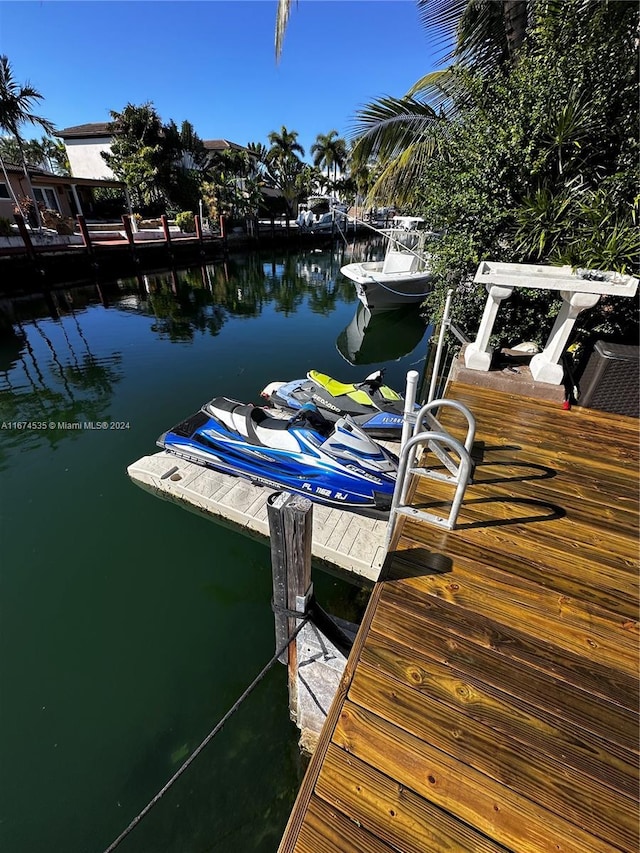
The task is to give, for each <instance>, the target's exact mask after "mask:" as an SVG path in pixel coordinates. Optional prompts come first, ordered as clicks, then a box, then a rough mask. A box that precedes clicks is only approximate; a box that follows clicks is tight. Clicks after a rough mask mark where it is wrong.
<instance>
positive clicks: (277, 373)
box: [0, 252, 428, 853]
mask: <svg viewBox="0 0 640 853" xmlns="http://www.w3.org/2000/svg"><path fill="white" fill-rule="evenodd" d="M340 260H341V258H340V257H339V256H338V255H337V254H332V253H330V252H310V253H307V254H298V255H296V254H292V255H289V256H287V257H285V256H281V257H271V256H259V255H255V256H253V255H252V256H246V257H241V258H235V259H234V258H232V259H230V260H229V261H228V262H227V263H226V264H217V265H207V266H206V267H202V268H200V267H197V268H192V269H189V270H182V271H179V272H178V273H174V274H165V275H159V274H157V275H149V276H140V277H139V278H138V279H133V280H125V281H118V282H113V283H111V284H109V285H102V286H101V287H97V286H95V285H94V286H87V287H82V288H72V287H69V288H67V289H63V290H61V291H57V292H56V293H55V294H54V295H53V296H52V297H51V298H50V299H48V300H45V299H44V298H37V299H32V300H24V301H21V302H16V303H13V305H5V306H4V309H5V316H9V317H10V319H11V323H12V329H13V333H12V334H7V333H5V334H4V336H3V337H2V338H0V421H1V422H2V429H1V430H0V471H1V476H2V491H1V493H0V536H1V541H2V562H1V567H2V568H1V572H0V632H1V646H2V654H1V657H0V666H1V672H0V689H1V693H0V743H1V749H0V767H1V772H0V786H1V796H0V849H2V851H3V853H45V851H46V853H52V851H55V852H56V853H57V851H60V853H62V851H64V853H100V851H102V850H104V849H105V848H106V847H107V846H108V845H109V844H110V843H111V841H112V840H113V839H114V838H115V837H116V836H117V835H118V834H119V833H120V832H121V831H122V829H124V827H125V826H126V825H127V824H128V823H129V821H130V820H131V819H132V818H133V817H134V816H135V815H136V814H137V813H138V812H139V811H140V810H141V809H142V808H143V807H144V806H145V805H146V803H147V802H148V801H149V800H150V799H151V798H152V797H153V796H154V795H155V794H156V792H157V791H158V790H159V789H160V788H161V787H162V786H163V785H164V783H165V782H166V781H167V779H169V778H170V776H171V775H172V774H173V773H174V772H175V771H176V770H177V768H178V767H179V766H180V764H181V763H182V762H183V761H184V759H185V758H186V757H187V756H188V755H189V754H190V752H191V751H192V750H193V749H194V748H195V747H196V746H197V745H198V744H199V743H200V741H201V740H202V739H203V738H204V737H205V736H206V735H207V733H208V732H209V731H210V730H211V729H212V728H213V727H214V725H215V724H216V722H217V721H218V720H219V719H220V718H221V717H222V716H223V714H224V713H225V712H226V710H227V709H228V708H229V707H230V706H231V705H232V704H233V703H234V701H235V700H236V699H237V697H238V696H239V695H240V694H241V693H242V692H243V690H244V689H245V688H246V687H247V686H248V684H249V683H250V682H251V681H252V680H253V678H254V677H255V675H256V674H257V673H258V672H259V670H260V669H261V667H262V666H263V665H264V664H265V663H266V662H267V661H268V660H269V658H270V657H271V655H272V653H273V649H274V630H273V617H272V613H271V610H270V605H269V602H270V597H271V575H270V554H269V549H268V547H267V546H266V545H265V544H261V543H257V542H254V541H252V540H250V539H249V538H247V537H245V536H243V535H241V534H239V533H235V532H233V531H230V530H228V529H225V528H224V527H221V526H219V525H216V524H215V523H213V522H210V521H208V520H205V519H203V518H201V517H199V516H197V515H194V514H192V513H189V512H187V511H185V510H184V509H182V508H180V507H178V506H175V505H172V504H169V503H166V502H164V501H162V500H159V499H157V498H155V497H153V496H151V495H150V494H148V493H146V492H144V491H143V490H141V489H139V488H137V487H136V486H135V485H134V484H133V483H131V481H130V480H129V478H128V477H127V474H126V466H127V465H128V464H129V463H131V462H132V461H135V460H136V459H138V458H139V457H141V456H143V455H147V454H149V453H153V452H155V450H156V449H157V448H156V447H155V439H156V438H157V436H159V435H160V433H162V432H163V431H164V430H165V429H166V428H168V427H169V426H171V425H172V424H174V423H176V422H177V421H179V420H180V419H182V418H183V417H184V416H186V415H188V414H191V413H192V412H193V411H195V410H196V409H197V408H198V407H199V406H200V405H201V404H202V403H203V402H204V401H205V400H206V399H209V398H211V397H213V396H216V395H218V394H226V395H229V396H234V397H236V398H238V399H241V400H254V401H256V402H258V401H259V392H260V390H261V389H262V387H264V385H266V384H267V383H268V382H269V381H271V380H275V379H283V380H286V379H292V378H296V377H297V376H303V375H304V374H305V373H306V371H307V370H309V369H310V368H316V369H320V370H322V371H323V372H326V373H330V374H332V375H334V376H335V377H336V378H340V379H342V380H344V381H351V380H359V379H362V378H364V375H366V373H368V372H370V371H369V369H368V368H366V367H363V363H371V365H372V366H371V370H373V369H374V368H377V367H379V366H382V367H386V368H387V374H386V378H387V381H388V382H389V383H390V384H392V385H395V386H396V387H403V384H404V377H405V374H406V371H407V370H408V369H417V370H418V371H422V369H423V367H424V361H425V355H426V346H427V344H426V339H427V336H428V333H425V328H426V327H425V324H424V322H423V321H422V320H420V319H419V318H418V317H417V315H416V314H415V312H414V313H412V314H411V315H410V316H407V317H406V320H405V322H404V324H398V322H397V318H396V320H395V322H394V323H393V324H392V325H391V326H390V327H389V333H388V335H387V336H385V334H384V330H383V332H382V333H381V331H380V323H379V322H378V323H377V325H376V340H380V343H379V344H376V350H377V352H374V353H373V356H372V355H371V354H369V355H367V356H366V357H364V356H363V357H362V358H361V357H360V356H359V355H358V352H360V351H362V352H365V351H366V350H365V349H363V348H361V350H358V346H357V336H356V337H355V338H354V334H353V333H352V334H351V337H350V345H349V347H347V348H346V350H345V347H342V350H343V351H346V352H347V357H348V358H350V359H351V361H349V360H347V357H345V356H344V355H343V354H341V351H340V350H339V349H338V347H337V341H338V339H339V338H340V336H341V335H342V336H343V338H344V335H345V330H347V329H348V328H349V326H350V324H352V323H354V321H355V320H356V319H357V318H356V311H357V302H356V300H355V298H354V294H353V291H352V286H351V285H350V284H349V282H347V281H346V280H345V279H343V278H342V276H340V274H339V271H338V267H339V263H340ZM378 319H379V318H378ZM355 325H356V326H357V325H359V327H360V328H361V330H362V327H363V326H366V323H363V322H362V320H361V319H360V321H359V323H355ZM398 325H401V328H400V330H399V331H398V329H397V328H396V327H397V326H398ZM366 335H367V330H366V328H364V329H363V330H362V337H363V343H364V341H365V338H366ZM398 335H400V339H401V343H399V342H398ZM387 345H388V348H387ZM369 349H371V346H369ZM399 349H400V350H401V352H400V354H399ZM356 350H357V351H356ZM349 353H350V355H349ZM376 356H377V358H378V360H376V361H375V363H373V362H370V361H369V359H370V358H372V357H376ZM17 422H31V428H28V427H25V428H22V429H18V427H17V425H16V424H17ZM99 422H106V423H109V424H121V428H117V429H106V430H105V429H90V428H88V427H86V426H85V424H88V423H93V424H97V423H99ZM72 424H73V425H79V426H80V427H81V428H79V429H75V428H70V427H69V425H72ZM50 425H52V426H50ZM65 425H67V426H66V428H65ZM314 583H315V587H316V592H317V594H318V598H319V600H320V602H321V603H322V604H323V605H324V606H325V607H326V608H327V609H330V610H333V611H334V612H337V613H339V614H340V615H342V616H345V617H347V618H356V617H357V616H358V615H359V614H360V613H361V611H362V607H363V605H364V603H365V602H366V595H365V594H363V592H362V590H359V589H358V588H357V587H354V586H352V585H350V584H347V583H346V582H344V581H342V580H340V579H338V578H336V577H333V576H331V575H327V574H324V573H322V572H317V571H316V572H314ZM303 771H304V767H303V762H302V761H301V759H300V757H299V754H298V748H297V730H296V728H295V726H294V725H293V724H292V723H291V722H290V721H289V719H288V710H287V697H286V684H285V670H284V667H281V666H278V667H277V668H275V669H273V670H271V672H270V673H269V675H268V677H267V678H266V679H265V680H264V681H263V682H262V683H261V685H260V687H259V688H258V690H257V691H256V693H254V694H253V695H252V696H251V697H250V699H249V700H248V701H247V702H246V703H245V704H244V705H243V706H242V708H241V710H240V711H239V712H238V713H237V714H236V715H235V716H234V717H233V718H232V719H231V720H230V721H229V722H228V723H227V724H226V726H225V728H224V729H223V730H222V732H221V733H220V734H219V735H218V736H217V737H216V738H215V739H214V741H213V742H212V743H211V744H210V745H209V746H208V747H207V749H206V750H205V752H204V753H203V754H202V755H200V756H199V757H198V758H197V759H196V761H195V762H194V764H193V765H192V766H191V767H190V768H189V769H188V770H187V771H186V773H185V774H183V775H182V776H181V777H180V779H179V780H178V782H177V783H176V784H175V786H174V787H173V788H172V789H171V790H170V792H169V793H168V794H167V795H166V796H165V797H164V798H163V799H162V800H161V801H160V802H159V803H158V804H157V805H156V806H155V807H154V809H153V810H152V812H151V813H150V814H149V815H148V816H147V817H146V818H145V819H144V820H143V821H142V822H141V823H140V824H139V825H138V826H137V827H136V828H135V829H134V831H133V832H132V833H131V835H130V836H129V837H128V838H127V839H126V840H125V841H124V842H123V843H122V845H121V846H120V847H119V850H122V851H125V852H126V853H132V851H135V852H136V853H138V852H139V853H143V851H144V852H145V853H146V851H149V853H178V852H179V851H180V853H187V852H188V853H196V851H202V853H204V851H234V853H245V851H246V853H249V851H251V853H254V851H255V853H272V852H273V851H274V850H275V849H276V847H277V844H278V841H279V839H280V836H281V833H282V831H283V828H284V824H285V822H286V820H287V817H288V814H289V811H290V808H291V805H292V803H293V800H294V798H295V795H296V792H297V789H298V786H299V783H300V780H301V777H302V773H303Z"/></svg>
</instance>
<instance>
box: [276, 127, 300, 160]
mask: <svg viewBox="0 0 640 853" xmlns="http://www.w3.org/2000/svg"><path fill="white" fill-rule="evenodd" d="M268 139H269V142H270V143H271V150H270V152H269V153H270V154H271V156H272V157H275V158H276V159H278V160H285V159H287V158H289V157H296V159H297V156H296V155H297V154H300V156H301V157H304V148H303V147H302V145H300V143H299V142H298V141H297V140H298V131H297V130H287V128H286V127H285V126H284V125H282V128H281V129H280V133H278V132H277V131H276V130H272V131H271V133H270V134H269V136H268Z"/></svg>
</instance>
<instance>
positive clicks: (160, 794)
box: [104, 614, 309, 853]
mask: <svg viewBox="0 0 640 853" xmlns="http://www.w3.org/2000/svg"><path fill="white" fill-rule="evenodd" d="M297 615H298V618H300V614H297ZM308 621H309V616H304V617H303V618H302V620H301V622H300V624H299V625H297V626H296V627H295V629H294V630H293V631H292V633H291V636H290V637H289V639H288V640H287V641H286V643H282V645H281V646H280V648H278V649H276V652H275V654H274V655H273V657H272V658H271V660H270V661H269V662H268V663H267V664H266V665H265V666H264V667H263V668H262V669H261V670H260V672H259V673H258V675H257V676H256V677H255V678H254V680H253V681H252V682H251V684H250V685H249V686H248V687H247V689H246V690H245V691H244V693H243V694H242V695H241V696H240V698H239V699H238V700H237V701H236V702H235V703H234V704H233V705H232V706H231V708H229V710H228V711H227V713H226V714H225V715H224V717H222V719H221V720H220V721H219V722H218V723H217V724H216V726H215V728H213V729H212V730H211V731H210V732H209V734H208V735H207V736H206V738H205V739H204V740H203V741H202V743H201V744H200V746H197V747H196V748H195V749H194V750H193V752H192V753H191V755H190V756H189V757H188V758H187V760H186V761H185V762H184V764H182V766H181V767H179V768H178V770H176V772H175V773H174V774H173V776H172V777H171V779H169V781H168V782H167V783H166V784H165V785H164V787H163V788H161V789H160V790H159V791H158V793H157V794H156V795H155V797H154V798H153V799H152V800H150V801H149V802H148V803H147V805H146V806H145V807H144V808H143V809H142V811H141V812H140V813H139V814H137V815H136V817H134V819H133V820H132V821H131V823H130V824H129V826H127V828H126V829H124V830H123V831H122V832H121V833H120V835H119V836H118V837H117V838H116V840H115V841H113V842H112V843H111V844H110V845H109V846H108V847H107V848H106V850H105V851H104V853H111V851H112V850H115V849H116V847H118V845H119V844H120V843H121V842H122V841H124V839H125V838H126V837H127V835H129V833H130V832H131V831H132V830H133V829H134V828H135V827H136V826H137V825H138V824H139V823H140V821H141V820H142V818H143V817H145V816H146V815H147V814H148V813H149V812H150V811H151V809H152V808H153V807H154V806H155V804H156V803H157V802H158V800H160V799H161V798H162V797H163V796H164V795H165V794H166V793H167V791H168V790H169V788H170V787H171V786H172V785H173V783H174V782H175V781H176V779H178V777H179V776H181V775H182V774H183V773H184V771H185V770H186V769H187V767H189V765H190V764H191V763H192V762H193V761H194V760H195V759H196V758H197V757H198V755H200V753H201V752H202V750H203V749H204V748H205V746H207V744H208V743H209V741H211V740H212V739H213V738H214V737H215V736H216V735H217V734H218V732H219V731H220V730H221V729H222V727H223V726H224V724H225V723H226V722H227V720H228V719H229V718H230V717H231V716H232V715H233V714H235V712H236V711H237V710H238V708H239V707H240V705H242V703H243V702H244V700H245V699H246V698H247V696H249V694H251V693H252V692H253V690H254V689H255V688H256V687H257V686H258V684H259V683H260V682H261V681H262V679H263V678H264V677H265V675H266V674H267V673H268V672H269V670H270V669H271V667H272V666H273V665H274V664H275V663H277V662H278V658H279V657H280V655H281V654H282V653H283V652H285V651H286V649H287V648H288V647H289V644H290V643H291V642H292V641H293V640H295V638H296V637H297V636H298V634H299V633H300V631H301V630H302V628H303V627H304V626H305V625H306V624H307V622H308Z"/></svg>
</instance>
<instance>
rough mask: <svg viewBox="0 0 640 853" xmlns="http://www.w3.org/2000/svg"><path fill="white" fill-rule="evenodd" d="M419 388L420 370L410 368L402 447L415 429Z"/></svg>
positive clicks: (405, 399) (405, 400) (406, 391)
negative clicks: (415, 412) (417, 391)
mask: <svg viewBox="0 0 640 853" xmlns="http://www.w3.org/2000/svg"><path fill="white" fill-rule="evenodd" d="M417 388H418V371H417V370H410V371H409V372H408V373H407V387H406V389H405V394H404V422H403V424H402V437H401V439H400V449H401V450H402V448H403V447H404V445H405V444H406V443H407V440H408V438H409V435H410V434H411V432H412V430H413V424H414V417H413V415H414V410H415V403H416V390H417Z"/></svg>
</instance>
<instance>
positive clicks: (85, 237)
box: [76, 213, 95, 258]
mask: <svg viewBox="0 0 640 853" xmlns="http://www.w3.org/2000/svg"><path fill="white" fill-rule="evenodd" d="M76 221H77V223H78V228H79V229H80V234H81V235H82V242H83V243H84V247H85V249H86V250H87V254H88V255H89V257H90V258H93V256H94V254H95V252H94V249H93V243H92V241H91V234H90V233H89V228H88V227H87V220H86V219H85V218H84V216H83V215H82V214H81V213H79V214H78V215H77V216H76Z"/></svg>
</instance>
